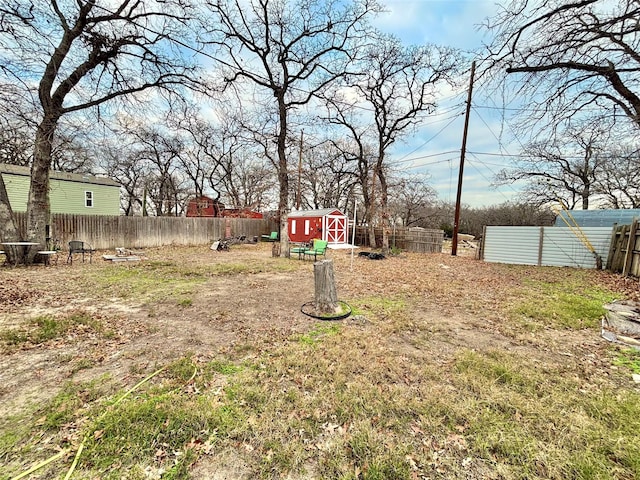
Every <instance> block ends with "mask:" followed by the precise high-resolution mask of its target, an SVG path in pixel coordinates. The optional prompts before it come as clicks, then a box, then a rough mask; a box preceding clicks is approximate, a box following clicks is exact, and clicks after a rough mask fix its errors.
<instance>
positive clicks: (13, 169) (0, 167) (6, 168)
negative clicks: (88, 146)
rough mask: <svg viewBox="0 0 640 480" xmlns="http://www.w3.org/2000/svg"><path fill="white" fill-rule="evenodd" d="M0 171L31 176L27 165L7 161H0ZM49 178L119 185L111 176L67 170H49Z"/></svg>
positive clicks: (111, 185) (112, 185)
mask: <svg viewBox="0 0 640 480" xmlns="http://www.w3.org/2000/svg"><path fill="white" fill-rule="evenodd" d="M0 173H7V174H11V175H21V176H26V177H29V176H31V169H30V168H29V167H21V166H19V165H9V164H7V163H0ZM49 178H50V179H54V180H64V181H67V182H78V183H90V184H93V185H107V186H110V187H119V186H120V184H119V183H118V182H116V181H115V180H113V179H111V178H106V177H96V176H94V175H89V174H86V173H69V172H56V171H54V170H50V171H49Z"/></svg>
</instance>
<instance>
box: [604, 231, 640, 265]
mask: <svg viewBox="0 0 640 480" xmlns="http://www.w3.org/2000/svg"><path fill="white" fill-rule="evenodd" d="M639 236H640V232H639V231H638V220H637V219H635V220H634V221H633V223H632V224H631V225H615V226H614V228H613V233H612V235H611V248H610V249H609V258H608V259H607V268H608V269H609V270H611V271H612V272H616V273H622V275H624V276H625V277H626V276H628V275H632V276H634V277H640V238H638V237H639Z"/></svg>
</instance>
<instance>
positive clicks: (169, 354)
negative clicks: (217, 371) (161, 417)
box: [0, 244, 637, 416]
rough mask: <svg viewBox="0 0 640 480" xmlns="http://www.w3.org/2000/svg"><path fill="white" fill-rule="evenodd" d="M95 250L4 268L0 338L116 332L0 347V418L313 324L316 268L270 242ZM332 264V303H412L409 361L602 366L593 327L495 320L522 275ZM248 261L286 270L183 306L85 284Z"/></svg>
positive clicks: (360, 321) (423, 260) (446, 259)
mask: <svg viewBox="0 0 640 480" xmlns="http://www.w3.org/2000/svg"><path fill="white" fill-rule="evenodd" d="M100 253H112V254H113V253H115V252H100ZM100 253H99V254H98V255H96V256H94V260H93V262H92V263H91V264H90V263H88V262H86V263H84V264H83V263H81V262H78V261H76V262H74V263H73V265H67V264H66V263H65V258H64V257H63V256H61V257H60V259H59V260H58V264H57V265H52V266H49V267H44V266H42V265H37V266H30V267H26V268H25V267H17V268H13V267H1V268H0V329H1V330H2V331H5V330H7V329H13V328H18V327H20V326H22V325H25V324H26V322H27V321H28V319H30V318H35V317H37V316H41V315H59V314H63V313H65V312H85V313H90V314H91V316H92V317H94V318H97V319H99V321H100V323H101V324H102V325H103V328H105V329H108V330H110V331H111V332H112V335H110V336H109V337H108V338H106V337H105V336H104V335H102V336H100V335H96V334H95V332H93V331H91V330H90V329H82V328H77V329H74V330H72V331H71V332H69V333H68V334H66V336H65V337H63V338H57V339H54V340H50V341H47V342H45V343H43V344H39V345H33V344H29V343H26V344H22V345H20V346H19V347H16V346H15V345H7V344H0V345H1V346H0V348H1V349H2V350H0V363H1V365H2V368H0V405H1V407H0V410H1V413H0V415H2V416H5V415H10V414H15V413H18V412H20V410H21V409H22V408H23V407H24V406H25V405H26V404H28V403H32V402H34V403H38V402H42V401H44V400H46V399H48V398H51V397H52V396H53V395H55V394H56V393H57V392H58V391H59V389H60V388H61V385H63V384H64V382H66V381H77V382H80V381H87V380H91V379H95V378H99V377H100V376H102V375H104V374H109V375H110V376H111V378H114V379H117V381H118V383H120V384H122V386H127V385H130V384H133V383H135V382H136V381H138V380H139V378H140V375H139V374H140V372H147V371H151V370H152V369H153V368H154V367H155V366H157V365H163V364H166V363H168V362H169V361H171V360H172V359H176V358H180V357H182V356H184V355H185V354H187V353H191V354H192V355H193V357H194V358H196V359H199V360H202V361H207V360H210V359H214V358H220V357H221V356H227V355H228V356H236V357H237V356H239V355H243V354H246V355H258V354H260V352H264V351H266V350H268V349H269V348H270V347H271V346H272V345H276V344H278V343H280V342H284V341H287V339H289V338H291V336H292V335H293V334H296V333H302V332H306V331H309V330H310V329H312V328H313V326H314V324H315V321H314V320H312V319H310V318H309V317H307V316H305V315H303V314H302V313H301V312H300V308H301V306H302V304H303V303H304V302H306V301H309V300H312V299H313V288H314V287H313V262H311V261H300V260H297V259H293V258H292V259H272V258H271V249H270V245H269V244H258V245H241V246H233V247H232V248H231V250H230V251H228V252H213V251H211V250H209V249H208V246H201V247H188V248H187V247H184V248H179V247H167V248H160V249H152V250H147V251H146V252H145V253H146V258H147V259H146V260H143V261H142V262H141V263H140V264H133V263H131V264H127V263H121V264H117V265H115V264H111V263H110V262H106V261H103V260H102V259H101V256H100ZM328 257H329V258H332V259H333V260H334V263H335V272H336V280H337V283H338V286H337V287H338V296H339V298H340V299H344V300H347V301H348V300H352V299H359V301H361V302H362V301H364V302H365V303H366V301H367V300H366V299H375V298H378V297H382V296H384V297H385V298H394V297H402V298H405V299H408V308H409V309H410V314H411V315H412V317H413V318H414V319H415V322H420V323H421V324H425V323H426V324H429V325H431V327H430V329H431V338H430V343H429V346H428V348H425V347H424V346H423V345H418V344H416V343H415V342H414V341H413V339H412V336H411V332H410V331H408V332H406V334H400V335H398V336H396V337H395V338H389V339H387V341H388V344H389V349H390V350H392V351H395V352H400V353H401V354H402V355H404V356H406V357H408V358H409V359H419V358H420V357H421V356H425V355H429V356H430V357H431V358H434V357H435V358H442V361H443V362H445V361H447V359H448V358H450V357H451V356H452V355H454V354H455V352H456V351H457V350H458V349H460V348H469V349H476V350H488V349H495V348H500V349H504V350H513V351H523V352H525V353H526V354H527V355H530V356H531V357H532V358H534V359H535V358H539V359H541V360H545V359H548V358H549V357H566V358H567V359H570V358H585V357H589V358H592V361H591V363H592V364H593V367H594V368H597V366H598V362H599V360H598V358H599V357H598V356H594V352H597V351H599V350H603V349H605V348H606V345H607V344H606V342H604V340H602V339H601V338H600V337H599V335H598V332H597V331H595V330H584V331H578V332H572V333H571V335H566V336H558V335H557V334H555V333H553V332H545V331H538V332H535V333H526V332H521V331H518V332H512V331H509V330H508V329H506V328H505V327H504V326H503V325H502V322H501V318H502V315H504V313H503V312H504V302H505V299H506V301H507V302H508V292H509V289H510V288H514V287H517V286H518V285H519V284H520V283H521V282H522V277H523V270H522V269H510V268H508V267H505V266H496V265H491V264H486V263H483V262H480V261H477V260H475V259H473V251H471V252H468V251H466V250H464V249H463V251H462V252H460V251H459V256H457V257H452V256H451V255H450V254H448V253H442V254H431V255H419V254H401V255H399V256H397V257H391V258H387V259H385V260H382V261H373V260H368V259H365V258H359V257H358V256H357V250H356V256H355V257H353V258H352V256H351V251H350V250H335V251H330V252H329V253H328ZM248 261H249V262H251V261H256V262H263V261H266V262H283V265H284V266H285V267H287V268H281V269H278V270H277V273H273V269H271V270H267V271H262V272H261V271H256V272H251V273H239V274H226V275H215V276H212V277H211V278H208V279H207V280H206V281H205V282H204V283H201V284H199V285H197V287H196V289H195V291H193V292H191V293H190V296H189V302H188V304H181V303H180V302H177V301H176V298H175V297H167V298H160V299H155V300H154V301H149V300H148V299H140V298H136V296H130V297H126V298H125V299H123V298H122V295H120V293H118V285H116V284H114V285H113V290H114V294H113V295H112V296H111V295H109V288H107V289H106V291H105V290H99V291H98V290H94V287H92V285H94V283H92V282H86V281H84V280H83V278H85V277H90V278H97V277H99V276H101V275H107V273H109V272H112V271H113V269H136V268H140V266H142V265H144V264H145V262H146V263H150V262H175V263H176V265H179V266H181V267H182V268H188V267H189V266H193V267H196V266H203V265H221V264H227V265H229V266H233V265H236V264H240V263H242V262H248ZM531 268H532V269H533V268H534V267H531ZM257 270H260V269H257ZM532 271H533V270H532ZM524 273H525V274H526V270H525V272H524ZM594 275H596V276H598V277H599V278H600V280H601V281H602V283H605V284H609V285H611V286H612V287H613V288H616V289H618V290H620V291H622V292H626V294H627V295H630V296H633V295H637V282H625V281H624V280H622V279H620V278H619V277H614V276H611V275H608V274H606V273H601V272H594ZM363 299H364V300H363ZM372 301H373V300H372ZM344 324H345V325H352V326H353V327H354V328H356V327H357V328H361V329H363V332H364V333H363V334H365V335H375V334H376V325H375V324H372V323H370V322H367V319H366V318H360V317H356V318H353V317H352V318H349V319H347V320H345V321H344ZM243 352H245V353H243Z"/></svg>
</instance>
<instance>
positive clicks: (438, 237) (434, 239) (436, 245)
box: [349, 227, 444, 253]
mask: <svg viewBox="0 0 640 480" xmlns="http://www.w3.org/2000/svg"><path fill="white" fill-rule="evenodd" d="M375 234H376V244H377V245H382V228H376V229H375ZM352 235H353V227H351V229H350V231H349V241H351V239H352V238H353V237H352ZM443 240H444V232H443V231H442V230H435V229H426V228H420V229H417V228H396V229H395V231H394V230H393V229H392V230H391V231H390V232H389V247H391V248H393V247H394V246H395V247H396V248H399V249H401V250H406V251H408V252H417V253H440V252H442V242H443ZM355 244H356V245H358V246H360V247H368V246H369V230H368V228H367V227H356V237H355Z"/></svg>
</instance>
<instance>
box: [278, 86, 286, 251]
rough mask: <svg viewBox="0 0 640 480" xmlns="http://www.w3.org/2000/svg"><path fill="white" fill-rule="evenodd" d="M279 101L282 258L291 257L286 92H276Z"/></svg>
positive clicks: (279, 182) (279, 210) (279, 208)
mask: <svg viewBox="0 0 640 480" xmlns="http://www.w3.org/2000/svg"><path fill="white" fill-rule="evenodd" d="M276 96H277V99H278V112H279V122H280V131H279V132H278V136H277V141H278V184H279V187H280V195H279V197H278V214H279V216H280V256H281V257H286V256H287V255H289V231H288V230H289V228H288V223H287V221H288V218H289V169H288V167H287V151H286V145H287V144H286V142H287V108H286V105H285V101H284V92H283V91H281V90H279V91H277V92H276Z"/></svg>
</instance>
